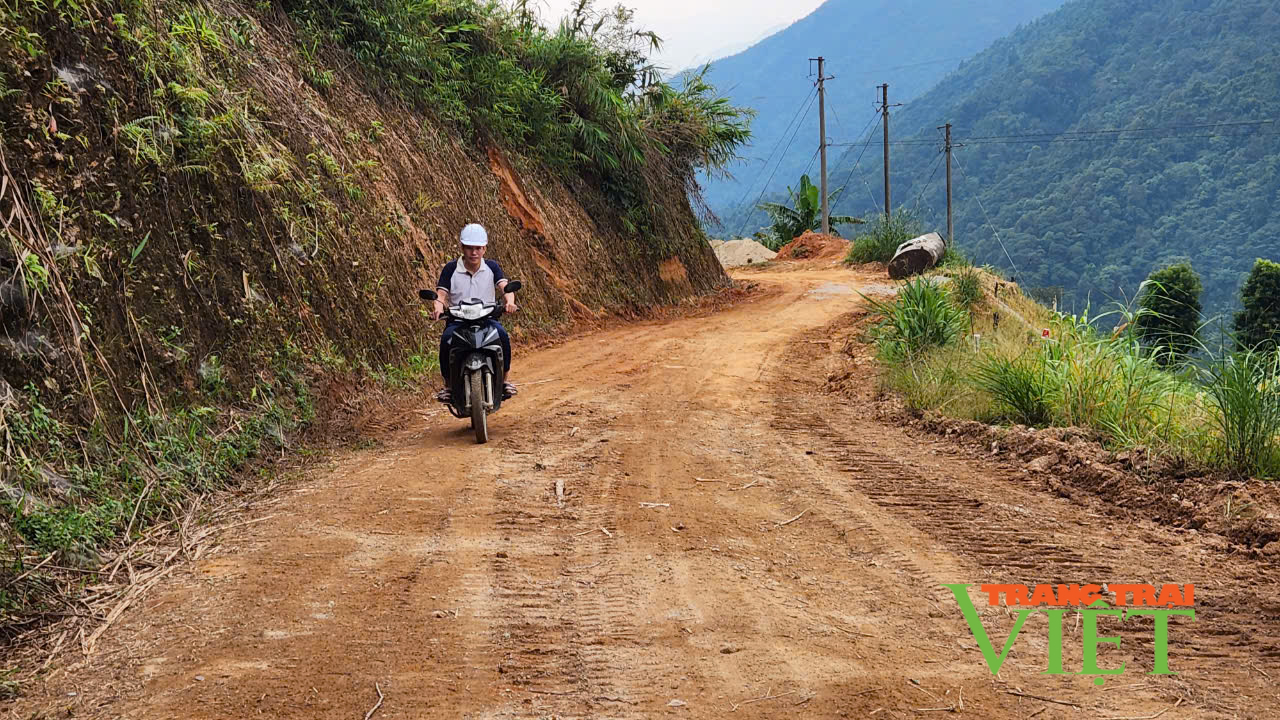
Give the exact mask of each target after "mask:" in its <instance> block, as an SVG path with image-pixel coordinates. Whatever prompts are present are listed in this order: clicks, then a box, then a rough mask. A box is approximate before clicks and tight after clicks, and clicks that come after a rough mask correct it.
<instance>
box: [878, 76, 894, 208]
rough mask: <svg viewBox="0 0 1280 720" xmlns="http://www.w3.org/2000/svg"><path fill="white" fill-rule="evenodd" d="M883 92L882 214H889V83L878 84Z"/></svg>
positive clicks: (881, 103) (881, 107) (881, 108)
mask: <svg viewBox="0 0 1280 720" xmlns="http://www.w3.org/2000/svg"><path fill="white" fill-rule="evenodd" d="M880 91H881V92H882V93H883V94H882V95H881V97H880V111H881V113H882V114H881V123H880V124H881V125H883V126H884V216H885V218H886V219H888V217H889V215H890V214H891V210H890V208H891V207H892V205H890V204H889V203H890V195H889V83H885V84H883V85H881V86H880Z"/></svg>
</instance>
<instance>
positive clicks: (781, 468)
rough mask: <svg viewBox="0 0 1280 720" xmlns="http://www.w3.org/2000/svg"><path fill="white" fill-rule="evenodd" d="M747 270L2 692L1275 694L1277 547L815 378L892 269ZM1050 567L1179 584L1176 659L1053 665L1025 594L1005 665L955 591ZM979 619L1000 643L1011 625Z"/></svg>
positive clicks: (406, 452)
mask: <svg viewBox="0 0 1280 720" xmlns="http://www.w3.org/2000/svg"><path fill="white" fill-rule="evenodd" d="M749 277H750V279H751V280H752V281H753V282H755V283H758V284H760V285H761V286H767V287H768V288H769V291H768V292H760V293H757V294H755V295H753V296H752V298H750V299H748V300H746V301H744V302H741V303H738V304H734V305H731V306H729V307H726V308H724V309H722V310H720V311H719V312H712V313H705V314H702V315H699V316H695V317H683V318H675V319H669V320H664V321H656V320H655V321H644V322H636V323H632V324H627V325H624V326H621V327H612V328H608V329H604V330H601V331H598V332H593V333H590V334H587V335H585V336H583V337H580V338H577V339H574V340H571V341H567V342H565V343H563V344H561V345H558V346H555V347H550V348H545V349H540V350H537V351H533V352H528V353H525V354H524V355H518V356H517V357H516V363H515V367H514V373H513V379H514V380H515V381H517V382H518V383H521V384H522V387H521V392H520V395H519V396H518V397H517V398H516V399H515V400H513V401H511V402H510V403H508V404H504V406H503V410H502V412H500V413H498V414H497V415H494V416H493V418H492V419H491V421H490V432H491V434H492V437H493V439H492V440H491V442H490V443H489V444H487V445H476V444H475V443H474V440H473V437H472V433H471V431H470V429H469V428H468V427H467V425H466V424H465V423H463V422H461V421H458V420H455V419H453V418H451V417H449V416H448V415H446V414H443V413H442V412H440V411H439V410H438V409H437V408H435V407H429V408H426V409H425V413H424V415H425V417H418V418H417V419H415V420H414V421H412V422H411V423H410V424H409V426H408V427H406V428H404V429H403V430H400V431H398V432H396V433H394V434H391V435H388V436H387V437H386V438H385V439H384V442H383V444H382V447H379V448H377V449H374V450H365V451H359V452H356V451H352V452H350V453H348V454H347V455H345V456H343V457H341V458H339V459H338V460H337V461H335V462H334V463H333V464H332V467H329V468H324V469H318V470H316V471H314V472H313V473H312V474H311V475H310V476H309V477H307V478H306V479H305V480H303V481H300V482H299V483H297V485H296V487H293V488H292V489H291V491H286V492H284V493H282V494H279V495H277V496H276V497H274V498H272V499H270V500H267V501H264V502H263V503H262V504H261V505H259V506H258V507H256V508H254V509H253V510H252V511H251V512H250V513H248V514H246V516H245V517H244V518H243V524H241V525H239V526H238V527H232V528H230V529H228V530H226V531H224V532H223V533H222V534H221V535H220V536H219V537H218V539H217V540H216V541H215V542H214V543H213V544H212V545H209V546H208V547H207V548H206V549H205V550H204V552H203V553H202V554H200V555H199V556H198V558H199V559H198V560H197V561H195V562H194V563H193V564H190V565H185V566H182V567H180V568H178V569H177V570H175V571H174V572H173V573H172V574H171V575H170V576H169V577H167V578H165V579H164V580H163V581H162V582H160V583H159V584H157V585H156V586H155V587H154V588H152V589H151V590H150V591H149V592H148V593H146V594H145V595H143V596H141V597H140V598H139V600H138V601H137V602H135V603H134V604H133V605H132V606H131V607H129V608H128V609H127V610H126V611H125V612H124V613H123V614H122V615H120V617H119V618H118V620H116V622H115V624H113V625H112V626H111V628H110V630H109V631H108V632H107V633H105V634H104V635H103V636H102V638H101V639H100V641H99V642H98V643H97V646H96V649H95V650H94V651H93V653H92V654H90V655H88V656H85V655H83V654H82V653H81V651H80V649H79V648H78V647H75V646H77V645H78V643H76V642H74V641H72V642H68V647H69V648H73V647H74V648H75V649H69V650H67V651H64V653H63V655H62V656H61V657H58V658H55V660H54V662H53V663H52V664H51V666H50V669H49V670H48V671H47V672H45V673H43V674H42V675H40V676H39V677H38V678H37V679H36V680H34V681H31V682H29V683H27V684H25V685H24V686H23V691H24V695H23V696H22V697H20V698H19V699H18V700H16V701H15V702H14V703H13V707H12V708H11V710H12V712H13V713H14V715H15V716H20V717H24V718H26V717H50V718H52V717H74V718H120V717H123V718H254V717H264V718H308V719H309V718H357V719H359V718H364V717H366V714H367V713H369V711H370V710H371V709H372V708H374V706H375V704H376V703H379V693H381V695H382V699H381V704H380V705H378V707H377V710H376V711H374V712H372V714H371V717H372V718H415V719H418V718H531V719H532V718H649V717H687V718H708V719H709V718H722V717H725V716H732V717H741V718H778V717H812V718H868V717H874V718H879V719H883V718H917V717H932V716H936V715H939V714H941V715H950V714H951V713H948V712H947V709H952V710H954V711H955V712H956V714H958V715H960V716H969V717H975V718H996V719H1013V718H1018V719H1019V720H1021V719H1022V718H1028V717H1036V718H1041V719H1042V720H1055V719H1059V718H1073V719H1074V718H1080V717H1094V718H1096V717H1104V718H1146V717H1156V716H1159V717H1161V718H1163V719H1164V720H1177V719H1181V718H1274V717H1277V716H1280V690H1277V686H1276V684H1275V682H1276V680H1277V679H1280V644H1278V638H1280V591H1278V588H1280V583H1277V580H1280V573H1277V568H1276V566H1275V564H1274V563H1270V562H1267V561H1264V560H1259V559H1256V558H1250V557H1244V556H1241V555H1239V554H1232V553H1231V552H1230V551H1229V550H1228V549H1227V547H1226V544H1225V543H1224V542H1222V541H1221V540H1222V539H1221V538H1215V537H1214V536H1211V535H1210V534H1207V533H1196V532H1194V531H1187V530H1180V529H1177V528H1172V527H1169V526H1165V525H1161V524H1159V523H1158V522H1156V521H1154V520H1151V519H1143V518H1134V517H1131V518H1126V519H1123V520H1117V519H1116V518H1115V517H1112V516H1110V515H1108V514H1107V513H1106V512H1105V509H1106V506H1105V504H1104V502H1103V501H1102V500H1100V499H1090V498H1088V497H1076V498H1071V499H1068V498H1064V497H1062V496H1060V495H1058V494H1055V493H1053V492H1049V491H1047V490H1046V489H1045V488H1044V487H1043V485H1042V483H1040V482H1039V480H1038V478H1037V477H1036V473H1035V472H1034V471H1029V470H1028V469H1027V468H1026V467H1024V466H1020V465H1018V464H1014V463H1010V462H1005V461H1001V460H1000V459H998V458H983V457H981V456H979V455H975V454H973V453H970V452H968V451H965V450H964V449H963V448H960V447H959V446H957V445H956V444H954V443H952V442H950V441H948V440H946V439H945V438H930V437H927V436H926V437H913V436H912V435H911V434H910V433H909V430H908V429H905V428H901V427H898V426H896V425H892V424H887V423H885V422H883V421H880V420H877V419H876V418H875V417H874V413H872V412H871V411H870V410H869V409H868V408H867V407H866V405H865V404H864V403H858V402H850V401H848V400H846V399H843V398H842V397H840V396H837V395H834V394H831V393H826V392H823V385H824V383H825V381H826V379H827V377H828V375H829V373H830V372H831V371H832V370H833V369H835V368H837V367H839V368H843V367H845V364H844V363H842V362H841V361H840V360H839V359H838V358H836V357H835V356H836V353H835V352H834V350H836V348H834V347H831V345H833V344H834V343H832V341H831V338H832V335H833V331H834V329H835V328H836V327H837V326H838V324H839V323H842V322H847V320H844V319H843V318H847V317H848V315H849V313H851V312H853V311H855V310H856V309H857V308H858V305H859V303H860V302H861V298H860V297H859V296H858V295H857V293H856V292H855V290H856V289H857V288H859V287H863V286H865V285H869V284H873V283H876V282H879V281H880V279H881V278H880V276H879V275H878V274H874V275H873V274H871V273H868V272H860V271H856V270H850V269H848V268H833V267H830V266H829V264H827V265H820V264H814V265H813V266H811V267H808V268H805V269H802V270H800V271H797V270H796V269H795V267H794V266H790V267H789V268H788V269H787V270H783V269H782V268H779V270H778V271H777V272H769V271H767V270H766V271H762V270H756V271H753V272H751V273H750V275H749ZM862 381H863V382H864V383H866V385H867V387H868V388H870V387H874V384H875V382H876V380H875V377H874V375H873V371H872V369H871V368H867V370H866V375H865V376H864V377H863V379H862ZM1056 582H1079V583H1085V582H1112V583H1138V582H1152V583H1156V584H1160V583H1165V582H1171V583H1180V584H1181V583H1194V584H1195V585H1196V600H1197V605H1198V606H1197V608H1196V610H1197V615H1196V618H1195V621H1194V622H1191V621H1184V620H1186V619H1175V620H1174V621H1172V622H1171V623H1170V627H1171V630H1170V643H1169V647H1170V651H1169V653H1170V664H1171V666H1172V668H1173V669H1174V670H1175V671H1177V672H1178V673H1179V674H1178V675H1150V674H1148V673H1149V672H1150V671H1151V669H1152V664H1153V650H1152V627H1153V624H1152V621H1151V620H1150V619H1149V618H1147V619H1141V618H1135V619H1130V620H1127V621H1125V622H1124V623H1123V624H1121V623H1119V622H1117V621H1114V620H1113V619H1110V618H1104V619H1103V620H1102V621H1100V623H1099V624H1100V626H1101V628H1102V630H1101V632H1100V633H1099V634H1100V635H1103V636H1119V637H1120V638H1121V644H1120V646H1119V647H1115V646H1114V645H1112V644H1107V643H1103V644H1101V645H1100V646H1099V664H1100V665H1101V666H1102V667H1105V668H1117V667H1120V665H1121V663H1124V664H1125V665H1126V667H1127V671H1126V673H1125V674H1124V675H1117V676H1110V677H1109V679H1108V682H1107V683H1106V685H1105V686H1103V687H1098V686H1097V685H1095V684H1094V682H1093V677H1088V676H1077V675H1046V674H1044V673H1043V671H1044V670H1045V667H1046V648H1047V636H1048V633H1047V629H1048V621H1047V619H1046V616H1045V615H1044V614H1043V613H1038V614H1035V615H1033V616H1031V618H1030V619H1029V620H1027V621H1026V624H1025V626H1024V627H1023V630H1022V634H1021V635H1020V636H1019V637H1018V639H1017V641H1016V642H1015V643H1014V645H1013V649H1012V650H1011V651H1010V654H1009V657H1008V659H1007V660H1006V661H1005V665H1004V667H1003V669H1002V670H1001V672H1000V674H999V676H998V677H996V676H993V675H992V674H991V672H990V671H989V670H988V669H987V666H986V663H985V662H984V660H983V657H982V653H981V652H980V651H979V650H978V648H977V645H976V643H975V641H974V638H973V636H972V635H971V633H970V631H969V628H968V626H967V625H966V624H965V622H964V620H963V619H962V617H961V614H960V612H959V610H958V609H957V605H956V602H955V600H954V598H953V597H952V596H951V595H950V593H949V591H947V590H946V589H945V588H944V587H943V584H944V583H972V584H975V585H976V584H980V583H1023V584H1036V583H1056ZM971 592H972V593H973V595H974V597H975V598H978V597H979V596H978V594H977V588H976V587H975V588H972V590H971ZM979 610H980V612H981V617H982V621H983V622H984V624H985V627H986V629H987V631H988V632H989V633H990V634H991V637H992V641H993V642H994V643H995V645H996V647H997V651H998V650H999V648H1000V647H1001V646H1002V645H1003V643H1004V639H1005V638H1006V637H1007V635H1008V634H1009V631H1010V629H1011V628H1012V626H1013V624H1014V622H1015V620H1016V616H1017V613H1016V612H1011V611H1009V610H1008V609H1006V608H991V607H987V606H986V605H985V595H982V596H981V602H980V604H979ZM1063 625H1064V635H1065V642H1064V646H1065V653H1064V661H1065V662H1064V664H1065V666H1066V668H1067V669H1068V670H1070V671H1072V672H1078V671H1079V669H1080V667H1081V641H1082V638H1081V633H1082V630H1081V628H1080V625H1079V623H1078V622H1077V621H1076V620H1075V616H1074V615H1073V614H1069V615H1068V616H1067V618H1066V620H1065V622H1064V624H1063Z"/></svg>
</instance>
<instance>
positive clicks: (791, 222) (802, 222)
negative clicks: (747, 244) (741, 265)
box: [756, 175, 863, 251]
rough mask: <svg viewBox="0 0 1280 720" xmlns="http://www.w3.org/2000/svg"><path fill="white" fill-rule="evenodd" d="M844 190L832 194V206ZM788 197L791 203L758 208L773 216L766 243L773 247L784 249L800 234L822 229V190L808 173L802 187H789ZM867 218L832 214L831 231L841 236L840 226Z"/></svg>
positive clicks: (769, 204) (801, 179)
mask: <svg viewBox="0 0 1280 720" xmlns="http://www.w3.org/2000/svg"><path fill="white" fill-rule="evenodd" d="M840 192H841V190H836V191H834V192H832V193H829V194H828V196H827V198H828V200H827V205H828V208H830V207H832V206H834V205H835V204H836V200H837V199H839V197H840ZM787 198H788V200H789V202H790V203H791V206H787V205H783V204H781V203H773V202H766V203H760V204H759V205H757V206H756V207H758V208H759V209H761V210H764V211H765V213H767V214H768V215H769V220H770V222H771V223H772V225H771V226H770V227H769V229H768V231H766V232H765V238H766V239H765V241H764V245H765V246H766V247H768V248H769V249H770V250H774V251H776V250H780V249H781V248H782V246H783V245H786V244H788V243H790V242H791V241H792V240H795V239H796V238H798V237H800V236H801V235H803V234H805V233H806V232H809V231H813V232H820V231H821V230H822V191H821V190H820V189H818V186H817V185H814V184H813V182H812V181H810V180H809V176H808V175H801V176H800V186H799V188H798V189H796V190H792V189H791V187H790V186H787ZM862 223H863V221H862V220H861V219H859V218H856V217H852V216H849V215H829V216H828V217H827V227H828V228H830V230H831V234H832V235H835V236H837V237H839V235H840V231H839V230H837V229H836V225H861V224H862Z"/></svg>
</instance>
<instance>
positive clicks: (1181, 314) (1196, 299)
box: [1135, 262, 1203, 363]
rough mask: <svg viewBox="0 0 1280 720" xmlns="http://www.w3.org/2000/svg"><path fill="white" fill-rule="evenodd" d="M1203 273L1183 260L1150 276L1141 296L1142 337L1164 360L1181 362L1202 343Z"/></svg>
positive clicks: (1144, 284) (1139, 323)
mask: <svg viewBox="0 0 1280 720" xmlns="http://www.w3.org/2000/svg"><path fill="white" fill-rule="evenodd" d="M1202 289H1203V288H1202V286H1201V284H1200V276H1199V275H1197V274H1196V271H1195V270H1193V269H1192V268H1191V264H1190V263H1187V262H1181V263H1178V264H1176V265H1170V266H1169V267H1167V268H1163V269H1161V270H1157V271H1155V272H1153V273H1151V275H1149V276H1147V280H1146V282H1144V283H1143V284H1142V289H1141V291H1140V295H1139V297H1138V305H1139V307H1140V308H1141V309H1142V312H1140V313H1138V316H1137V317H1136V318H1135V320H1136V322H1137V333H1138V337H1139V338H1141V340H1142V342H1143V344H1145V345H1147V346H1148V347H1151V348H1154V349H1155V350H1156V357H1157V358H1158V359H1159V360H1160V362H1162V363H1174V362H1181V361H1183V360H1185V359H1186V358H1187V356H1189V355H1190V354H1191V353H1193V352H1195V350H1196V349H1197V348H1198V347H1199V343H1198V340H1197V338H1198V336H1199V333H1200V293H1201V291H1202Z"/></svg>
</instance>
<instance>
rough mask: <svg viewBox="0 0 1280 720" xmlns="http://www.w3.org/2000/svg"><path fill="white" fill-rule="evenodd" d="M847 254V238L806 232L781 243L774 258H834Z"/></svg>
mask: <svg viewBox="0 0 1280 720" xmlns="http://www.w3.org/2000/svg"><path fill="white" fill-rule="evenodd" d="M848 254H849V241H848V240H845V239H844V238H839V237H836V236H835V235H823V234H822V233H816V232H806V233H805V234H803V235H801V236H800V237H798V238H796V239H795V240H792V241H791V242H789V243H787V244H786V245H783V246H782V249H781V250H779V251H778V256H777V257H775V258H774V260H835V259H840V258H843V257H844V256H845V255H848Z"/></svg>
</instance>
